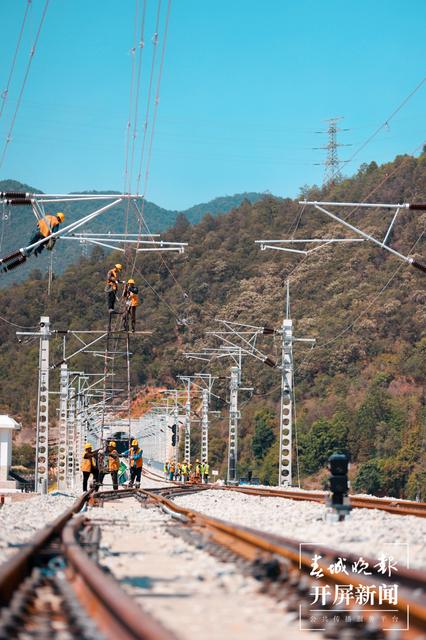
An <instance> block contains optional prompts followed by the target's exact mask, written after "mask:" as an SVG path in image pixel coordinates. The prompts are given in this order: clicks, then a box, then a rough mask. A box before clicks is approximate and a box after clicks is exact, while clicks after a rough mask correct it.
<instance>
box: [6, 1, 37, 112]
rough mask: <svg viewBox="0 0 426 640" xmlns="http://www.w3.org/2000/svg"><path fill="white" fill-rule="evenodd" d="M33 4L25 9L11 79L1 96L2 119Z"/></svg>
mask: <svg viewBox="0 0 426 640" xmlns="http://www.w3.org/2000/svg"><path fill="white" fill-rule="evenodd" d="M31 2H32V0H27V6H26V8H25V13H24V17H23V20H22V24H21V29H20V31H19V35H18V41H17V43H16V48H15V53H14V54H13V59H12V64H11V67H10V71H9V77H8V79H7V83H6V89H4V91H3V92H2V94H1V97H2V103H1V107H0V119H1V117H2V114H3V110H4V108H5V106H6V102H7V98H8V96H9V88H10V84H11V82H12V77H13V73H14V70H15V65H16V60H17V58H18V53H19V49H20V47H21V41H22V36H23V33H24V29H25V23H26V21H27V17H28V13H29V10H30V7H31Z"/></svg>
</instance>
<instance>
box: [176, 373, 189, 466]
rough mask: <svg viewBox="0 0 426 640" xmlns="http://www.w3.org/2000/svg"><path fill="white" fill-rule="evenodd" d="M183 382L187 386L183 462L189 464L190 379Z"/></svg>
mask: <svg viewBox="0 0 426 640" xmlns="http://www.w3.org/2000/svg"><path fill="white" fill-rule="evenodd" d="M185 381H186V384H187V387H186V404H185V462H186V464H189V463H190V462H191V378H185ZM176 434H177V430H176ZM176 444H177V443H176Z"/></svg>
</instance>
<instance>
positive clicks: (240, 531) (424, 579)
mask: <svg viewBox="0 0 426 640" xmlns="http://www.w3.org/2000/svg"><path fill="white" fill-rule="evenodd" d="M204 486H206V485H204ZM188 490H190V487H188ZM136 493H137V494H139V495H142V496H144V497H145V498H148V499H149V500H150V501H151V502H153V503H157V504H161V505H162V507H164V508H165V510H167V511H169V512H174V513H177V514H179V515H180V516H183V517H184V518H185V519H186V521H187V522H189V523H190V524H191V525H192V526H195V527H199V528H200V529H201V530H202V531H203V530H204V531H206V530H207V531H208V534H209V539H210V540H211V541H214V542H216V543H217V544H219V545H222V546H225V547H227V548H228V549H230V550H231V551H232V552H233V553H236V554H237V555H239V556H242V557H244V558H245V559H248V560H251V561H254V560H259V554H260V553H263V554H268V555H269V557H270V556H271V555H272V557H278V558H281V559H283V560H285V561H287V562H290V563H291V564H292V566H293V567H299V568H300V569H302V570H303V572H304V573H307V574H308V575H309V574H310V570H311V569H312V556H311V555H310V554H308V553H306V552H301V551H300V548H299V545H300V541H299V540H294V539H289V538H284V537H281V536H277V535H274V534H269V533H267V532H263V531H258V530H256V529H251V528H249V527H244V526H241V525H236V524H234V523H231V522H226V521H223V520H220V519H218V518H212V517H211V516H206V515H205V514H203V513H200V512H199V511H195V510H193V509H189V508H186V507H182V506H179V505H176V504H175V503H174V502H173V501H172V500H170V499H168V498H167V497H165V496H163V495H161V493H153V492H151V491H149V490H145V489H138V490H137V491H136ZM311 550H315V551H317V552H321V551H322V553H323V554H324V557H325V558H328V560H329V561H330V560H333V561H334V560H335V559H336V558H338V557H339V556H342V552H340V551H338V550H336V549H330V548H328V547H323V546H321V545H318V546H317V545H312V547H311ZM343 555H344V557H345V558H349V557H350V554H348V553H346V552H345V553H344V554H343ZM318 566H319V567H320V569H322V571H323V574H324V577H325V578H326V579H327V580H329V581H331V582H333V583H337V584H346V585H352V584H353V583H354V579H355V580H356V583H357V585H362V586H366V587H369V586H371V585H372V579H371V578H370V577H369V576H364V575H360V574H359V573H355V574H352V572H350V574H349V575H346V574H345V573H338V574H336V573H334V572H332V571H330V568H329V564H328V563H327V562H325V561H324V560H318ZM401 577H402V579H401V586H402V588H401V589H400V597H399V598H398V604H397V605H394V606H395V608H396V609H398V610H399V611H401V612H402V613H406V611H407V607H408V609H409V612H410V620H411V621H414V622H415V625H416V628H415V629H411V630H409V631H408V632H407V633H406V635H405V637H407V638H409V637H410V638H411V637H413V638H417V637H418V635H416V634H418V630H419V629H421V630H425V629H426V599H425V595H424V585H425V584H426V573H425V572H422V571H418V570H414V571H413V570H411V569H405V570H404V572H403V576H401ZM380 579H381V580H383V582H385V581H386V580H387V578H386V576H383V577H381V578H380ZM392 580H393V581H395V577H393V578H392ZM388 581H389V580H388ZM365 608H366V611H367V612H368V609H371V608H372V607H369V606H368V605H366V607H365ZM384 615H385V616H388V614H387V613H384Z"/></svg>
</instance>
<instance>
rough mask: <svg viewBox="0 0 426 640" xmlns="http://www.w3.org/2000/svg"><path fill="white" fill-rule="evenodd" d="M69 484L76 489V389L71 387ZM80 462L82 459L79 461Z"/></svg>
mask: <svg viewBox="0 0 426 640" xmlns="http://www.w3.org/2000/svg"><path fill="white" fill-rule="evenodd" d="M67 443H68V444H67V486H68V487H70V488H72V489H75V488H76V486H77V483H76V480H77V478H76V475H77V469H78V463H77V460H76V454H77V447H76V429H75V389H74V387H69V395H68V415H67ZM78 462H80V461H78ZM76 463H77V464H76Z"/></svg>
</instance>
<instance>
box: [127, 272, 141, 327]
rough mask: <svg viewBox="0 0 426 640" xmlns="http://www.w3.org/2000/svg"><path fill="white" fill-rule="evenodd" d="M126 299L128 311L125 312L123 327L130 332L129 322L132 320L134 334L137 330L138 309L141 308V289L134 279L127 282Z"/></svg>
mask: <svg viewBox="0 0 426 640" xmlns="http://www.w3.org/2000/svg"><path fill="white" fill-rule="evenodd" d="M124 298H125V300H126V310H125V312H124V318H123V325H124V330H125V331H128V330H129V320H130V319H131V320H132V332H133V333H134V332H135V329H136V307H138V306H139V289H138V287H137V286H136V284H135V281H134V280H133V278H129V280H127V284H126V287H125V289H124Z"/></svg>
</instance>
